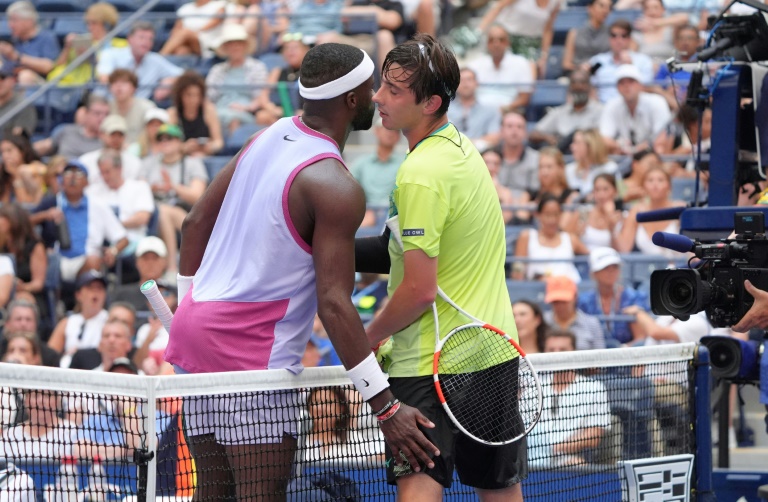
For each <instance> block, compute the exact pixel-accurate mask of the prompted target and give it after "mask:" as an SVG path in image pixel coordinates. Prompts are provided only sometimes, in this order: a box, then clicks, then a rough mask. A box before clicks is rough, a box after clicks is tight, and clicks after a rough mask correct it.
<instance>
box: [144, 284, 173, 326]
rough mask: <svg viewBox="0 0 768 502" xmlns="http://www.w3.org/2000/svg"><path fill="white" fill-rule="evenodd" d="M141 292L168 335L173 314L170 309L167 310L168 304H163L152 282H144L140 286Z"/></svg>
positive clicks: (158, 291) (155, 285) (163, 300)
mask: <svg viewBox="0 0 768 502" xmlns="http://www.w3.org/2000/svg"><path fill="white" fill-rule="evenodd" d="M141 292H142V293H143V294H144V296H146V297H147V300H148V301H149V304H150V306H151V307H152V310H154V311H155V314H156V315H157V318H158V319H160V322H161V323H163V327H165V330H166V331H167V332H168V333H170V332H171V321H172V320H173V312H171V309H170V308H168V304H167V303H165V299H163V295H162V294H161V293H160V290H159V289H158V288H157V283H156V282H155V281H152V280H149V281H147V282H145V283H144V284H142V285H141Z"/></svg>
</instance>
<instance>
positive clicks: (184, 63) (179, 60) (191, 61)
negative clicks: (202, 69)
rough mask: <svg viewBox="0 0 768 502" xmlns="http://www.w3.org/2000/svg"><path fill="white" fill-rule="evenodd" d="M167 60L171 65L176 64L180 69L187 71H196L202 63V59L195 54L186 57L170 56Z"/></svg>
mask: <svg viewBox="0 0 768 502" xmlns="http://www.w3.org/2000/svg"><path fill="white" fill-rule="evenodd" d="M165 58H166V59H167V60H168V61H170V62H171V63H173V64H175V65H176V66H178V67H181V68H184V69H185V70H194V69H196V68H197V66H198V64H199V62H200V58H199V57H197V56H195V55H194V54H189V55H184V56H173V55H168V56H165Z"/></svg>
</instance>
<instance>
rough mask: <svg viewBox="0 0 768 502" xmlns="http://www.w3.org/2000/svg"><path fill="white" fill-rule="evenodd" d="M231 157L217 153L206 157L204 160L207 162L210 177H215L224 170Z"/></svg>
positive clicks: (206, 167)
mask: <svg viewBox="0 0 768 502" xmlns="http://www.w3.org/2000/svg"><path fill="white" fill-rule="evenodd" d="M230 158H231V157H230V156H229V155H215V156H209V157H206V158H205V159H204V160H203V162H204V163H205V170H206V171H207V172H208V178H210V179H213V178H215V177H216V175H217V174H218V173H219V171H221V170H222V168H223V167H224V166H225V165H226V164H227V162H229V159H230Z"/></svg>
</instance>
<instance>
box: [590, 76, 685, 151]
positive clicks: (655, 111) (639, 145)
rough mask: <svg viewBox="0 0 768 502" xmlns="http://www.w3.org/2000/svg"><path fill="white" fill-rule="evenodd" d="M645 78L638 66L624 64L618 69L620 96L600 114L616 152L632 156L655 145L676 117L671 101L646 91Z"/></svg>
mask: <svg viewBox="0 0 768 502" xmlns="http://www.w3.org/2000/svg"><path fill="white" fill-rule="evenodd" d="M642 81H643V76H642V75H641V74H640V70H638V69H637V67H636V66H634V65H631V64H625V65H621V66H620V67H619V68H618V69H617V70H616V88H617V89H618V90H619V94H620V96H616V97H615V98H612V99H610V100H609V101H608V102H607V103H606V104H605V107H604V108H603V112H602V114H601V115H600V134H602V135H603V139H604V140H605V143H606V145H607V146H608V149H609V150H610V151H611V152H613V153H620V154H624V155H631V154H633V153H635V152H637V151H640V150H644V149H647V148H650V147H652V146H653V141H654V139H656V136H657V135H658V134H659V133H660V132H661V131H663V130H664V128H665V127H666V126H667V124H668V123H669V121H670V120H671V119H672V114H671V113H670V111H669V105H667V100H666V99H664V98H663V97H662V96H660V95H658V94H652V93H649V92H643V84H642Z"/></svg>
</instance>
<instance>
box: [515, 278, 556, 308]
mask: <svg viewBox="0 0 768 502" xmlns="http://www.w3.org/2000/svg"><path fill="white" fill-rule="evenodd" d="M546 289H547V285H546V283H545V282H544V281H515V280H512V279H507V291H509V300H510V302H512V303H515V302H516V301H518V300H531V301H533V302H536V303H539V304H543V303H544V293H545V291H546Z"/></svg>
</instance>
